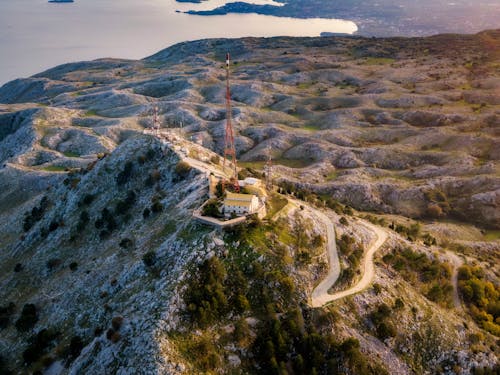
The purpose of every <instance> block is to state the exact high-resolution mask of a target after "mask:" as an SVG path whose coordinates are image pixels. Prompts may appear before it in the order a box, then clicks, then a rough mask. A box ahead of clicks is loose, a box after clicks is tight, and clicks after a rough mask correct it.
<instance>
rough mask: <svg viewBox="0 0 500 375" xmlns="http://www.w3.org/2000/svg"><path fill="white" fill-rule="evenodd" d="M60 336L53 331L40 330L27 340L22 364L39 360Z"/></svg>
mask: <svg viewBox="0 0 500 375" xmlns="http://www.w3.org/2000/svg"><path fill="white" fill-rule="evenodd" d="M59 335H60V333H59V332H57V331H55V330H54V329H42V330H41V331H40V332H38V333H37V334H36V335H34V336H32V337H31V338H30V339H29V344H28V347H27V348H26V349H25V350H24V352H23V359H24V362H25V363H27V364H28V365H29V364H32V363H33V362H36V361H37V360H39V359H40V357H42V356H43V355H44V354H45V353H46V352H47V351H48V349H49V348H50V347H51V346H53V345H54V340H55V339H56V338H57V337H58V336H59Z"/></svg>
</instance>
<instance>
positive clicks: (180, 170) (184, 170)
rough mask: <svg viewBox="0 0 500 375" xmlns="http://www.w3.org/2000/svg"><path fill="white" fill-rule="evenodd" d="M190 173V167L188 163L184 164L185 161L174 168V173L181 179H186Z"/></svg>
mask: <svg viewBox="0 0 500 375" xmlns="http://www.w3.org/2000/svg"><path fill="white" fill-rule="evenodd" d="M190 171H191V166H190V165H189V164H188V163H186V162H185V161H180V162H178V163H177V165H176V166H175V173H177V175H178V176H179V177H180V178H181V179H184V178H186V177H187V176H188V174H189V172H190Z"/></svg>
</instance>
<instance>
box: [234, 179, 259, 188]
mask: <svg viewBox="0 0 500 375" xmlns="http://www.w3.org/2000/svg"><path fill="white" fill-rule="evenodd" d="M238 183H239V185H240V186H241V187H245V186H260V185H261V181H260V180H259V179H258V178H253V177H247V178H245V179H244V180H238Z"/></svg>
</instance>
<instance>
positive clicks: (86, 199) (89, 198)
mask: <svg viewBox="0 0 500 375" xmlns="http://www.w3.org/2000/svg"><path fill="white" fill-rule="evenodd" d="M95 197H96V196H95V195H94V194H85V195H84V196H83V199H82V200H81V202H80V205H82V206H88V205H89V204H91V203H92V202H93V201H94V199H95Z"/></svg>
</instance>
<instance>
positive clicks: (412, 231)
mask: <svg viewBox="0 0 500 375" xmlns="http://www.w3.org/2000/svg"><path fill="white" fill-rule="evenodd" d="M389 228H390V229H392V230H393V231H395V232H397V233H399V234H401V235H403V236H406V238H408V240H409V241H412V242H414V241H416V240H417V238H418V236H420V232H421V231H422V226H421V225H420V223H413V224H411V225H410V226H409V227H406V226H404V225H402V224H394V223H391V224H390V225H389Z"/></svg>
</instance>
